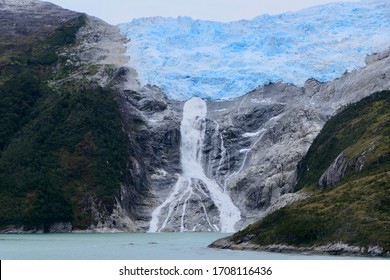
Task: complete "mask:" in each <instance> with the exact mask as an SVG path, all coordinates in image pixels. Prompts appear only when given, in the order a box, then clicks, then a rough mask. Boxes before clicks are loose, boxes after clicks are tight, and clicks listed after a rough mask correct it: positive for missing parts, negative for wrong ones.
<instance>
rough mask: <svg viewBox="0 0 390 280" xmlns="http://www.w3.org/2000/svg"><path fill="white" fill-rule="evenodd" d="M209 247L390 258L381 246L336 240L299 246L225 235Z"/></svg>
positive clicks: (389, 253) (389, 254)
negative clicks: (230, 237) (245, 240)
mask: <svg viewBox="0 0 390 280" xmlns="http://www.w3.org/2000/svg"><path fill="white" fill-rule="evenodd" d="M208 247H209V248H215V249H229V250H237V251H258V252H270V253H283V254H300V255H328V256H349V257H372V258H390V252H385V251H384V250H383V248H381V247H379V246H368V248H364V247H357V246H350V245H347V244H344V243H341V242H334V243H329V244H326V245H314V246H311V247H309V246H308V247H297V246H291V245H282V244H270V245H257V244H253V243H250V242H242V243H235V242H233V241H230V240H229V237H225V238H221V239H218V240H216V241H214V242H213V243H211V244H210V245H208Z"/></svg>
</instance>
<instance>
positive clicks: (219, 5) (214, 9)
mask: <svg viewBox="0 0 390 280" xmlns="http://www.w3.org/2000/svg"><path fill="white" fill-rule="evenodd" d="M46 1H49V2H52V3H55V4H57V5H60V6H62V7H64V8H67V9H71V10H74V11H79V12H85V13H87V14H89V15H93V16H96V17H99V18H101V19H103V20H105V21H106V22H108V23H111V24H118V23H121V22H128V21H131V20H132V19H134V18H140V17H150V16H172V17H177V16H191V17H192V18H194V19H206V20H215V21H224V22H226V21H233V20H239V19H252V18H254V17H256V16H259V15H261V14H265V13H267V14H279V13H283V12H286V11H296V10H299V9H302V8H306V7H310V6H316V5H321V4H325V3H331V2H348V1H349V2H356V1H352V0H46Z"/></svg>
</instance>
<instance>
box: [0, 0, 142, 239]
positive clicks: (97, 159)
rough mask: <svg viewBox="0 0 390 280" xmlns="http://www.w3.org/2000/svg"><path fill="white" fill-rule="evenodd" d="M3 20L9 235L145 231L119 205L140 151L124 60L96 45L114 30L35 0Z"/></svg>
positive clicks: (2, 150) (0, 142) (0, 162)
mask: <svg viewBox="0 0 390 280" xmlns="http://www.w3.org/2000/svg"><path fill="white" fill-rule="evenodd" d="M0 13H1V22H0V24H1V27H2V28H1V29H2V32H1V33H0V52H1V60H0V64H1V68H0V69H1V70H0V71H1V72H0V115H1V118H0V121H1V127H2V129H1V132H0V156H1V157H0V205H1V207H0V230H4V231H29V230H31V231H45V232H46V231H70V230H72V229H73V230H77V229H81V230H84V229H94V228H96V227H98V228H101V229H103V228H104V227H115V228H120V229H124V230H135V226H134V225H133V224H132V222H131V221H130V219H129V216H130V215H131V214H129V212H130V210H129V208H130V206H129V205H126V206H124V208H122V207H121V206H118V199H121V198H123V199H126V196H122V197H121V196H120V195H119V194H120V192H121V187H122V186H125V185H129V184H131V183H132V180H134V179H133V176H132V175H131V174H130V173H129V172H130V171H131V170H129V168H128V165H129V164H130V162H129V158H130V156H132V155H134V154H136V153H137V152H135V150H138V148H134V144H132V143H131V142H130V140H131V139H132V137H133V136H128V135H127V134H126V133H125V131H124V127H123V122H122V116H121V112H120V108H119V106H118V103H117V98H118V96H117V92H116V91H115V89H114V84H115V82H114V78H115V75H116V74H117V72H118V70H117V69H116V68H115V67H114V66H112V65H110V64H108V63H110V62H111V63H113V61H115V58H113V57H111V56H112V52H111V53H110V55H111V56H108V55H106V53H104V52H103V51H102V50H100V49H99V48H98V47H97V44H96V43H97V42H99V41H102V39H101V38H100V37H101V36H102V34H104V33H103V32H104V30H105V29H103V28H101V29H100V30H98V31H97V30H96V29H98V28H99V26H100V27H102V26H103V27H104V26H105V25H104V24H103V23H101V22H99V21H98V20H96V19H92V18H90V17H87V16H86V15H82V14H79V13H75V12H71V11H68V10H64V9H62V8H60V7H58V6H55V5H53V4H50V3H45V2H40V1H33V0H28V1H24V0H23V1H13V2H12V3H10V4H8V1H7V2H6V4H4V3H2V4H0ZM108 29H109V28H108ZM104 35H105V36H107V35H106V34H104ZM99 36H100V37H99ZM110 39H112V38H110ZM111 44H113V42H112V41H111ZM99 52H101V54H100V56H98V55H99ZM101 57H103V58H101ZM94 59H95V60H96V61H99V62H96V61H94ZM109 60H110V61H109ZM105 63H106V64H105ZM112 83H114V84H112ZM128 125H129V126H131V125H132V119H131V118H130V119H129V124H128ZM142 179H143V178H142V176H140V178H139V179H135V180H142ZM142 186H143V185H142V184H137V187H142ZM127 193H128V196H132V195H133V192H132V191H131V189H129V190H128V191H127Z"/></svg>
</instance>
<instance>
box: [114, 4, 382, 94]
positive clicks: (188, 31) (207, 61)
mask: <svg viewBox="0 0 390 280" xmlns="http://www.w3.org/2000/svg"><path fill="white" fill-rule="evenodd" d="M118 28H119V30H120V32H121V34H123V35H125V36H126V37H127V38H128V43H127V44H126V48H127V50H126V55H127V56H128V57H129V66H131V67H132V68H135V69H136V70H137V72H138V80H139V82H140V83H141V85H147V84H148V85H156V86H158V87H159V88H160V89H161V90H162V91H163V92H164V93H165V94H166V95H167V96H168V97H169V98H171V99H175V100H188V99H190V98H191V97H194V96H197V97H201V98H204V99H213V100H219V99H222V100H223V99H230V98H235V97H238V96H241V95H243V94H245V93H247V92H249V91H251V90H254V89H256V88H257V87H259V86H262V85H266V84H270V83H276V82H284V83H289V84H293V85H296V86H303V85H304V83H305V81H306V80H308V79H311V78H312V79H316V80H318V81H320V82H326V81H330V80H334V79H336V78H339V77H341V76H342V75H343V74H344V73H345V72H351V71H352V70H354V69H359V68H362V67H364V66H365V58H366V56H367V55H369V54H372V53H377V52H380V51H383V50H385V49H386V48H388V47H389V46H390V1H378V0H376V1H373V0H366V1H361V2H347V3H331V4H327V5H322V6H316V7H312V8H307V9H303V10H300V11H298V12H288V13H284V14H279V15H273V16H271V15H261V16H259V17H256V18H254V19H252V20H240V21H234V22H228V23H221V22H213V21H204V20H194V19H192V18H190V17H178V18H163V17H153V18H141V19H135V20H133V21H131V22H129V23H123V24H120V25H118Z"/></svg>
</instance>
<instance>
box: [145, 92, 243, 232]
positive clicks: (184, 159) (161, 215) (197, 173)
mask: <svg viewBox="0 0 390 280" xmlns="http://www.w3.org/2000/svg"><path fill="white" fill-rule="evenodd" d="M206 114H207V105H206V102H205V101H204V100H202V99H201V98H198V97H194V98H192V99H190V100H188V101H187V102H186V103H185V104H184V107H183V119H182V121H181V125H180V132H181V145H180V153H181V157H180V160H181V166H182V173H181V174H180V176H179V178H178V180H177V182H176V184H175V185H174V187H173V191H172V192H171V193H170V195H168V197H167V198H166V200H165V201H164V202H163V203H162V204H161V205H159V206H158V207H157V208H156V209H155V210H154V211H153V213H152V219H151V222H150V228H149V232H158V231H162V230H164V229H165V228H166V226H167V225H168V224H169V223H175V226H176V227H178V226H179V225H180V231H188V230H196V228H197V223H199V222H200V221H201V220H202V221H203V222H204V223H205V224H207V229H208V230H213V231H223V232H234V231H235V229H234V226H235V224H236V223H237V222H238V221H239V220H240V219H241V214H240V210H239V209H238V208H237V207H236V206H235V205H234V204H233V202H232V200H231V198H230V196H229V194H228V192H227V191H226V190H225V189H224V188H223V187H222V186H221V185H219V184H218V183H217V182H216V181H214V180H212V179H210V178H208V177H207V176H206V174H205V171H204V169H203V167H202V163H201V162H202V161H201V160H202V152H203V142H204V137H205V126H206V122H205V120H206ZM207 200H208V201H210V203H212V204H214V205H215V206H216V207H217V209H218V213H219V217H218V219H217V221H215V217H214V216H215V215H214V216H213V217H211V216H210V214H209V210H208V208H212V207H206V205H205V202H204V201H207ZM190 203H192V204H194V203H196V204H197V206H196V207H197V208H196V209H197V211H196V213H199V212H201V216H199V217H198V218H197V215H199V214H196V213H195V211H193V212H189V211H190V210H189V209H187V208H188V205H189V204H190ZM200 217H201V218H200ZM179 218H180V222H179V221H178V220H179ZM216 222H218V224H217V223H216ZM190 226H191V227H190ZM175 230H177V229H175Z"/></svg>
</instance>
